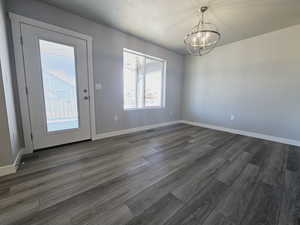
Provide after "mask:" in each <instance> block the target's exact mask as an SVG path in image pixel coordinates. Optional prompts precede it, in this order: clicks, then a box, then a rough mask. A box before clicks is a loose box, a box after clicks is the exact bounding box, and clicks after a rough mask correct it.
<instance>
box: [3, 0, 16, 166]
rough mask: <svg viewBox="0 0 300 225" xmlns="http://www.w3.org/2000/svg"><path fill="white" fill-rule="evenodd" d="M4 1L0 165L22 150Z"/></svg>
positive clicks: (12, 158) (13, 157)
mask: <svg viewBox="0 0 300 225" xmlns="http://www.w3.org/2000/svg"><path fill="white" fill-rule="evenodd" d="M4 3H5V2H4V0H0V68H1V70H0V166H4V165H8V164H11V163H12V162H13V161H14V159H15V158H16V156H17V154H18V152H19V150H20V134H19V129H18V121H17V112H16V109H15V101H14V97H15V96H14V91H13V89H14V88H13V72H12V70H11V62H10V55H9V42H8V33H7V29H6V28H7V15H6V10H5V4H4Z"/></svg>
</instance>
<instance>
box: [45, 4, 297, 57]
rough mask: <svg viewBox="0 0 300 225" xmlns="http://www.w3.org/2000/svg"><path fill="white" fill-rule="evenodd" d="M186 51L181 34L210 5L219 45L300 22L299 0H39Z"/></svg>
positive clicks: (165, 45) (183, 34)
mask: <svg viewBox="0 0 300 225" xmlns="http://www.w3.org/2000/svg"><path fill="white" fill-rule="evenodd" d="M40 1H44V2H47V3H49V4H52V5H55V6H57V7H59V8H63V9H65V10H68V11H71V12H73V13H76V14H79V15H81V16H83V17H85V18H88V19H91V20H94V21H96V22H99V23H103V24H107V25H109V26H112V27H114V28H117V29H119V30H121V31H124V32H126V33H130V34H133V35H135V36H137V37H139V38H142V39H144V40H148V41H151V42H153V43H155V44H158V45H161V46H164V47H166V48H169V49H171V50H174V51H177V52H179V53H181V54H185V53H186V51H185V49H184V44H183V39H184V36H185V34H186V33H187V32H189V31H190V29H191V28H192V27H193V26H194V25H195V24H196V23H197V20H198V17H197V14H198V13H197V10H198V8H199V7H200V6H202V5H208V6H209V11H208V13H207V20H208V21H209V22H212V23H215V24H216V25H217V27H218V29H219V31H220V32H221V35H222V37H221V42H220V45H223V44H227V43H231V42H234V41H239V40H242V39H246V38H249V37H253V36H256V35H260V34H263V33H267V32H270V31H274V30H278V29H281V28H284V27H288V26H291V25H295V24H299V23H300V0H210V1H209V0H40Z"/></svg>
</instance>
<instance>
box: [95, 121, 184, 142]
mask: <svg viewBox="0 0 300 225" xmlns="http://www.w3.org/2000/svg"><path fill="white" fill-rule="evenodd" d="M178 123H181V121H179V120H176V121H171V122H166V123H159V124H154V125H148V126H142V127H135V128H131V129H126V130H119V131H112V132H108V133H103V134H97V135H96V137H95V138H94V139H93V140H99V139H104V138H108V137H114V136H119V135H123V134H130V133H135V132H139V131H145V130H150V129H154V128H159V127H165V126H170V125H174V124H178Z"/></svg>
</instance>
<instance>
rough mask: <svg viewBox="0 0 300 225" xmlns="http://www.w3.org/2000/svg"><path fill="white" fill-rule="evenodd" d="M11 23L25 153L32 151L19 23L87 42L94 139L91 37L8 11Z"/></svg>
mask: <svg viewBox="0 0 300 225" xmlns="http://www.w3.org/2000/svg"><path fill="white" fill-rule="evenodd" d="M9 17H10V19H11V25H12V34H13V43H14V55H15V63H16V72H17V82H18V92H19V100H20V108H21V116H22V127H23V134H24V141H25V152H24V153H25V154H29V153H32V152H33V142H32V135H31V123H30V114H29V105H28V97H27V92H28V90H27V84H26V78H25V66H24V56H23V47H22V44H23V40H22V34H21V24H29V25H32V26H36V27H39V28H42V29H46V30H50V31H54V32H57V33H62V34H65V35H69V36H73V37H76V38H79V39H82V40H85V41H86V42H87V53H88V80H89V96H90V123H91V125H90V127H91V139H92V140H94V139H96V123H95V97H94V75H93V52H92V46H93V38H92V37H90V36H88V35H86V34H82V33H78V32H75V31H72V30H68V29H65V28H61V27H59V26H55V25H51V24H48V23H44V22H40V21H38V20H34V19H31V18H27V17H24V16H20V15H17V14H14V13H9Z"/></svg>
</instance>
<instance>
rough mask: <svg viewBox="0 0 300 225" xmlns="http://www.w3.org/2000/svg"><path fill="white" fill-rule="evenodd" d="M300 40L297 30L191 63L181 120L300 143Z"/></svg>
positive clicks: (222, 49)
mask: <svg viewBox="0 0 300 225" xmlns="http://www.w3.org/2000/svg"><path fill="white" fill-rule="evenodd" d="M299 40H300V25H297V26H292V27H289V28H286V29H283V30H279V31H276V32H272V33H268V34H265V35H260V36H257V37H254V38H251V39H247V40H243V41H239V42H236V43H233V44H229V45H225V46H222V47H218V48H216V49H215V50H214V51H213V52H212V53H210V54H209V55H206V56H204V57H187V58H186V72H185V82H184V100H183V101H184V103H183V119H185V120H191V121H194V122H201V123H207V124H211V125H217V126H222V127H227V128H234V129H239V130H243V131H251V132H257V133H261V134H266V135H272V136H277V137H283V138H289V139H294V140H300V126H299V115H300V44H299ZM231 114H234V115H235V120H233V121H231V120H230V116H231Z"/></svg>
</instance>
